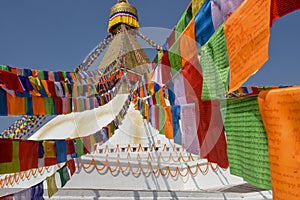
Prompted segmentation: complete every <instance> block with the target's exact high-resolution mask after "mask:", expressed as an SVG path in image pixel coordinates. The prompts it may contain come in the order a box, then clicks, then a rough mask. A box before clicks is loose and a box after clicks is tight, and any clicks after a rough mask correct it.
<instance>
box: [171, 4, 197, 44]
mask: <svg viewBox="0 0 300 200" xmlns="http://www.w3.org/2000/svg"><path fill="white" fill-rule="evenodd" d="M192 18H193V12H192V4H191V5H190V6H189V7H188V9H187V10H186V11H184V13H183V14H182V15H181V17H180V19H179V21H178V22H177V24H176V27H175V31H176V33H175V40H177V39H179V37H180V35H181V33H182V32H183V31H184V29H185V28H186V27H187V25H188V24H189V23H190V21H191V20H192Z"/></svg>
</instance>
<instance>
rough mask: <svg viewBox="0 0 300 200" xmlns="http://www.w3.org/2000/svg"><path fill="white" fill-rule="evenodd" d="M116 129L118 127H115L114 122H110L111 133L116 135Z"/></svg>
mask: <svg viewBox="0 0 300 200" xmlns="http://www.w3.org/2000/svg"><path fill="white" fill-rule="evenodd" d="M115 129H116V127H115V124H114V122H111V123H110V131H111V135H114V134H115Z"/></svg>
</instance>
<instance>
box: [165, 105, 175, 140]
mask: <svg viewBox="0 0 300 200" xmlns="http://www.w3.org/2000/svg"><path fill="white" fill-rule="evenodd" d="M164 109H165V120H166V121H165V126H164V128H165V136H166V137H167V138H168V139H174V134H173V123H172V107H171V106H167V107H164Z"/></svg>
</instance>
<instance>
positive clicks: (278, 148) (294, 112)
mask: <svg viewBox="0 0 300 200" xmlns="http://www.w3.org/2000/svg"><path fill="white" fill-rule="evenodd" d="M258 102H259V108H260V112H261V116H262V120H263V123H264V126H265V129H266V132H267V137H268V146H269V159H270V171H271V180H272V191H273V197H274V199H289V200H296V199H300V128H299V122H300V87H293V88H285V89H273V90H269V91H262V92H260V94H259V98H258Z"/></svg>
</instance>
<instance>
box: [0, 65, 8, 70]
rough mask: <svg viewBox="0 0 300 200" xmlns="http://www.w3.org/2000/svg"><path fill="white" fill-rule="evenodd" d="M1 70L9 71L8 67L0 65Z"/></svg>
mask: <svg viewBox="0 0 300 200" xmlns="http://www.w3.org/2000/svg"><path fill="white" fill-rule="evenodd" d="M0 70H5V71H8V67H7V66H5V65H0Z"/></svg>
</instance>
